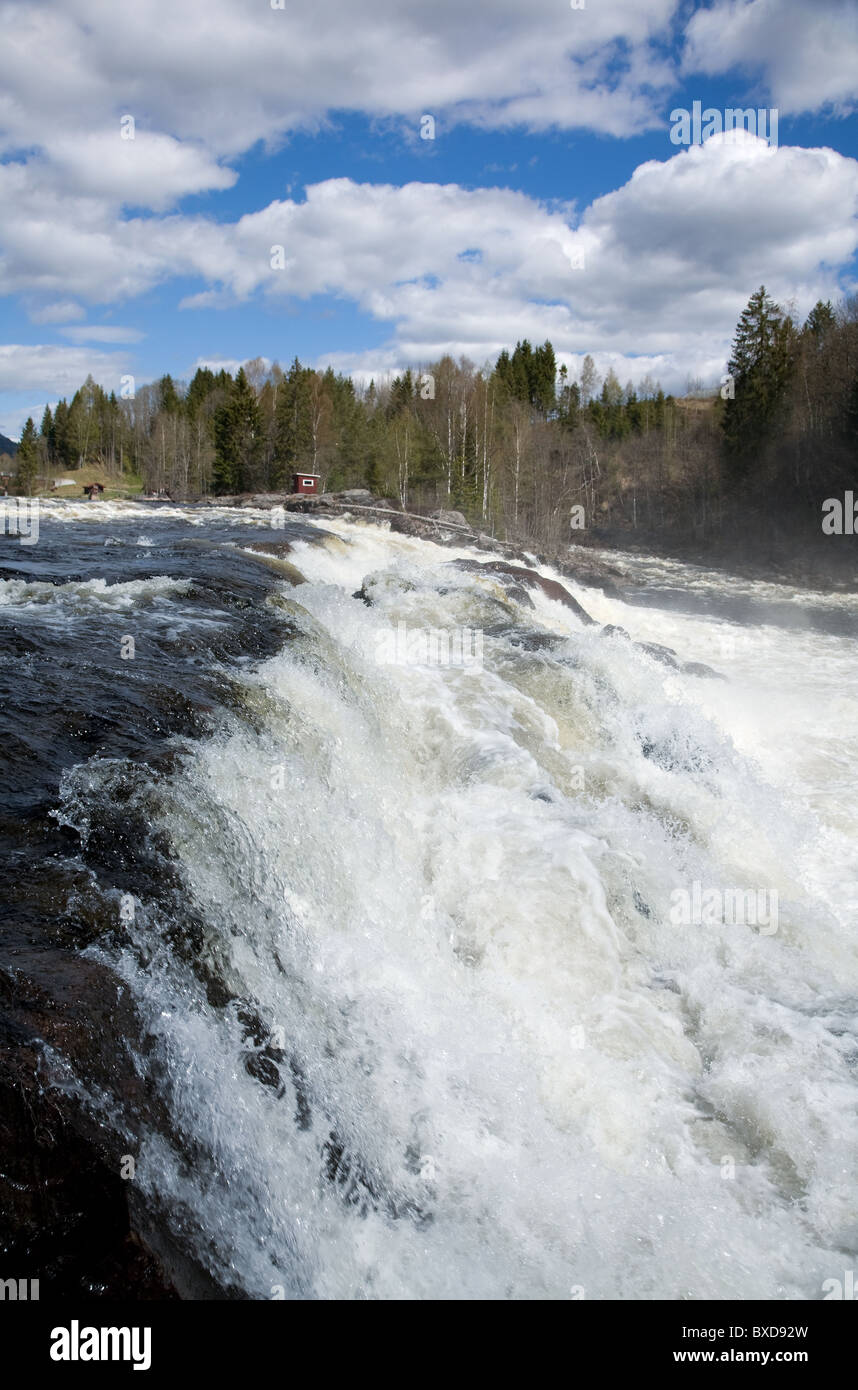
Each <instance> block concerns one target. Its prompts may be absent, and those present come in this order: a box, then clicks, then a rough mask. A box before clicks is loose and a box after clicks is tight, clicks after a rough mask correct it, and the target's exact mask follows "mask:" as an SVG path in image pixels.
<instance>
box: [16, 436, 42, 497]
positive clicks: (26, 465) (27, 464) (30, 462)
mask: <svg viewBox="0 0 858 1390" xmlns="http://www.w3.org/2000/svg"><path fill="white" fill-rule="evenodd" d="M38 471H39V445H38V437H37V435H36V426H35V425H34V423H33V420H32V418H30V419H28V420H27V423H26V424H25V426H24V431H23V433H22V435H21V442H20V444H19V445H18V449H17V452H16V454H15V477H14V480H13V487H14V490H15V492H16V493H18V494H20V496H22V497H29V496H30V494H31V492H32V491H33V485H34V483H35V481H36V474H37V473H38Z"/></svg>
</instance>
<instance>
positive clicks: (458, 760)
mask: <svg viewBox="0 0 858 1390" xmlns="http://www.w3.org/2000/svg"><path fill="white" fill-rule="evenodd" d="M99 505H100V506H102V507H104V508H105V509H106V508H109V506H110V504H93V505H92V507H87V508H86V509H85V514H86V516H87V519H91V518H92V516H93V513H94V510H95V507H96V506H99ZM78 510H79V512H83V511H84V509H83V508H80V509H78ZM141 510H142V509H141ZM59 514H60V513H59V509H58V515H59ZM118 514H120V513H119V509H117V515H118ZM105 515H108V516H109V515H111V513H109V512H108V511H105ZM170 515H171V516H181V515H182V513H181V509H175V511H173V512H171V513H170ZM146 516H147V520H146V522H145V527H146V536H145V537H144V538H143V539H144V540H145V541H148V542H149V543H153V542H151V538H152V537H155V539H156V540H157V526H156V523H155V522H153V521H152V519H151V514H146ZM188 516H189V518H190V517H191V514H190V513H189V514H188ZM64 517H65V518H66V519H69V520H73V519H74V518H73V517H72V515H71V514H70V513H69V512H66V513H65V514H64ZM246 521H247V524H248V535H249V536H252V539H253V541H254V542H255V543H256V542H259V541H260V539H262V540H264V539H265V537H266V535H267V534H271V533H270V532H266V531H265V529H264V528H265V520H264V516H259V517H257V516H255V515H254V514H248V516H247V518H246ZM193 524H194V525H195V526H197V527H198V528H199V526H200V523H199V520H198V519H197V517H196V516H194V517H193ZM254 526H255V528H256V529H253V528H254ZM138 529H139V523H138ZM203 529H204V528H203ZM323 530H324V531H325V532H327V533H334V534H333V535H332V536H331V535H328V536H327V537H326V538H325V542H324V544H313V543H311V541H310V540H307V539H298V540H296V541H295V542H294V543H293V545H292V548H291V551H290V554H289V561H290V563H291V564H293V565H294V566H296V567H297V569H298V570H300V571H301V573H302V575H303V576H304V578H305V580H306V582H305V583H302V584H296V585H293V584H291V583H289V582H288V581H287V580H283V581H282V582H281V581H279V580H278V582H277V585H276V588H275V590H274V592H272V593H271V595H270V596H269V597H268V599H267V603H268V604H269V605H271V606H273V607H275V608H276V609H278V611H280V612H281V613H284V614H285V615H287V616H288V618H289V621H290V622H291V623H292V625H293V631H292V633H291V636H290V638H289V640H288V641H286V642H285V643H284V644H283V646H282V649H281V650H279V651H278V652H277V654H276V655H274V656H270V657H267V658H265V659H263V660H261V661H259V662H257V663H255V664H252V665H247V664H245V665H243V666H242V667H240V668H239V669H238V670H237V672H236V675H235V679H236V682H237V684H238V686H239V689H240V698H236V699H235V700H233V701H231V702H230V704H229V706H228V707H227V706H224V708H223V709H222V710H220V711H219V712H218V718H217V722H216V727H215V728H214V729H213V730H212V731H211V732H210V733H208V734H207V735H206V736H205V737H203V738H199V739H196V740H194V741H190V740H189V741H188V742H187V744H186V745H185V746H184V748H183V751H182V754H181V758H180V759H179V760H178V762H177V764H176V766H175V767H173V768H172V769H171V770H170V772H169V775H166V776H164V777H163V778H162V779H161V780H159V782H158V784H157V787H151V786H150V787H147V788H146V789H145V790H141V791H140V793H139V796H140V798H141V799H144V800H145V804H146V807H147V813H146V814H147V816H148V817H149V818H150V819H151V823H152V827H153V834H157V836H158V837H159V843H161V844H163V845H167V846H168V847H169V859H170V861H171V864H172V865H173V866H174V867H175V868H176V871H177V873H178V875H179V878H180V881H181V886H182V887H181V893H182V903H183V905H184V907H185V909H186V910H187V912H188V914H189V915H190V916H192V917H193V919H194V920H195V921H197V922H200V923H202V924H203V928H202V937H201V944H200V945H199V957H200V959H199V960H193V959H190V958H188V956H187V954H183V953H181V952H177V951H176V950H175V949H174V947H173V939H174V933H173V931H172V928H173V926H174V923H173V922H171V921H169V920H167V919H166V916H165V912H164V909H163V905H162V904H161V903H160V902H159V901H158V900H157V899H156V898H155V896H154V895H153V898H152V899H151V900H150V899H147V896H146V894H145V893H142V892H141V893H139V894H137V895H135V898H134V903H133V913H132V914H131V916H132V920H130V921H127V923H126V928H127V929H126V932H125V934H124V936H123V938H122V940H121V941H120V942H119V943H116V944H112V945H106V944H105V943H103V942H100V943H97V944H96V945H93V946H91V947H89V950H90V952H92V953H93V954H94V955H97V956H98V957H99V958H100V959H102V960H104V961H107V962H108V963H109V964H110V966H111V968H112V969H114V970H115V971H116V972H117V973H118V974H119V975H120V976H121V978H122V980H123V981H124V984H125V986H126V987H127V989H128V990H129V991H130V993H131V995H132V997H133V999H134V1001H135V1004H136V1006H137V1008H138V1010H139V1011H140V1013H141V1016H142V1017H143V1019H144V1021H145V1025H146V1030H147V1033H148V1044H147V1048H146V1049H145V1052H144V1050H143V1049H141V1053H140V1055H139V1056H138V1058H137V1066H138V1068H139V1071H140V1073H141V1075H143V1076H144V1077H145V1078H146V1080H147V1084H148V1085H150V1086H151V1087H152V1088H153V1090H157V1092H158V1095H159V1097H160V1098H161V1100H162V1102H163V1105H164V1107H165V1111H166V1114H167V1115H168V1116H169V1123H168V1124H164V1123H161V1124H156V1123H155V1122H154V1121H153V1122H152V1124H151V1126H150V1127H148V1128H145V1129H144V1131H143V1132H142V1133H140V1134H139V1136H138V1141H139V1147H138V1148H137V1151H136V1178H135V1183H136V1187H137V1191H138V1192H139V1194H140V1200H141V1201H142V1202H143V1203H144V1205H145V1207H146V1210H147V1212H148V1214H149V1220H150V1223H151V1230H156V1229H157V1228H158V1227H159V1226H160V1227H161V1228H162V1229H163V1230H164V1231H165V1232H168V1233H169V1239H170V1240H172V1241H173V1242H174V1245H175V1246H181V1248H182V1249H183V1250H184V1251H185V1252H186V1253H188V1254H189V1255H190V1256H191V1257H192V1258H193V1260H194V1261H195V1262H196V1263H197V1264H198V1266H199V1267H200V1268H201V1269H204V1270H205V1271H206V1272H207V1274H208V1276H210V1278H211V1280H212V1281H213V1283H214V1284H215V1286H217V1287H219V1288H222V1289H230V1290H233V1291H234V1292H237V1293H238V1294H239V1296H244V1297H249V1298H254V1299H271V1298H274V1299H277V1298H287V1299H288V1298H313V1299H392V1298H407V1299H445V1298H465V1299H480V1298H488V1299H532V1298H550V1299H569V1298H574V1299H651V1298H662V1299H707V1298H716V1299H727V1298H730V1299H732V1298H736V1299H750V1298H763V1299H817V1298H821V1297H822V1296H823V1295H822V1285H823V1283H824V1281H825V1280H827V1279H831V1278H842V1277H843V1271H844V1270H845V1269H848V1268H850V1267H851V1266H852V1265H854V1260H855V1257H856V1253H858V1195H856V1194H858V1184H856V1177H858V1173H856V1169H858V1113H856V1100H858V1074H856V1064H858V1019H856V1003H858V938H856V930H855V922H856V905H858V809H856V799H855V794H854V791H855V782H854V769H855V766H856V762H858V732H856V731H858V718H856V715H858V693H856V692H858V656H856V646H855V640H854V637H852V636H850V635H842V634H837V633H832V632H820V631H818V630H816V629H815V628H814V627H813V625H812V624H810V623H807V624H801V623H799V624H798V625H797V626H796V627H793V628H791V629H786V628H784V627H781V626H777V625H774V624H768V623H764V622H757V623H745V624H743V625H741V626H739V625H737V624H736V623H735V622H733V621H728V620H725V619H724V618H723V617H721V616H719V615H718V613H717V612H716V611H715V610H714V609H713V610H712V611H710V612H697V613H688V612H682V611H678V610H677V609H676V607H675V606H672V605H668V604H666V605H665V606H659V603H658V598H657V597H656V598H654V599H652V601H651V602H650V603H649V604H648V605H647V606H641V605H638V604H635V603H632V602H628V601H626V600H624V599H620V598H615V597H608V596H606V595H605V594H603V593H602V592H601V591H597V590H594V589H589V588H587V589H585V588H583V587H579V586H577V585H576V584H574V583H571V582H570V581H569V580H568V579H562V577H561V576H559V575H556V574H554V572H553V571H552V570H550V569H549V568H547V567H539V568H540V572H541V573H542V574H543V575H545V576H548V577H551V578H555V579H561V582H563V583H564V584H565V585H566V587H567V588H568V589H569V590H570V592H572V593H573V594H574V596H575V597H576V598H577V599H578V600H579V602H580V603H581V604H582V605H583V607H584V608H585V609H586V610H587V611H588V612H589V613H590V614H591V615H592V617H593V618H595V619H596V620H597V624H598V625H594V626H592V627H589V626H585V625H582V623H581V621H580V620H579V619H578V618H577V617H576V615H575V614H574V613H573V612H571V611H570V610H569V609H567V608H564V607H563V606H562V605H561V604H559V603H557V602H555V601H553V600H551V599H549V598H547V597H545V596H544V594H542V593H541V592H539V591H538V590H537V591H532V593H531V598H532V603H533V605H534V606H533V608H528V607H525V606H523V605H522V604H521V603H520V602H518V601H516V600H515V599H514V598H512V597H510V596H509V595H508V594H507V593H506V591H505V590H504V588H503V586H502V585H501V584H500V583H498V582H497V581H496V579H492V578H491V577H488V576H481V577H479V578H477V577H475V575H474V574H473V573H466V572H463V571H461V570H458V569H457V568H456V567H455V566H453V565H451V564H450V562H451V561H452V560H454V559H456V558H457V557H462V558H470V559H473V558H475V557H477V558H480V559H484V558H485V556H484V555H481V554H479V553H478V552H474V551H472V550H470V549H468V548H467V547H462V548H461V549H450V548H442V547H439V546H436V545H434V544H431V543H429V542H425V541H419V540H416V539H411V538H407V537H403V536H395V535H392V534H390V533H388V532H386V531H384V530H381V529H379V528H375V527H371V526H364V525H358V524H351V523H349V522H346V521H337V522H331V521H328V520H326V521H325V522H324V526H323ZM201 533H202V532H201ZM228 554H229V552H228V551H227V550H225V551H224V561H223V564H224V568H225V569H226V567H227V566H228ZM614 558H617V557H614ZM629 565H630V568H629V573H630V574H637V573H640V574H641V575H643V572H644V570H645V571H646V576H645V577H646V578H647V580H648V581H650V582H652V579H653V576H654V575H655V576H656V577H659V576H660V577H661V578H662V580H664V582H665V583H667V579H668V578H669V580H670V583H672V584H673V585H675V586H678V587H681V586H683V585H687V586H689V587H693V586H694V584H696V583H697V582H698V578H697V574H696V572H692V571H691V570H689V569H688V568H687V567H684V566H679V565H671V566H667V565H664V564H663V563H662V562H656V561H652V562H648V564H646V565H645V564H643V563H642V564H641V565H640V566H639V567H638V570H635V567H634V564H633V563H632V562H629ZM14 582H15V583H16V584H19V587H18V589H17V590H15V591H14V592H12V591H10V593H9V594H8V595H7V600H6V601H7V602H10V603H11V602H15V603H25V602H31V603H32V604H34V605H38V606H39V607H41V606H43V600H44V597H45V596H44V594H43V592H42V591H41V586H38V591H36V586H33V585H30V586H24V587H22V586H21V585H20V583H19V581H17V580H16V581H14ZM709 585H710V589H711V590H712V591H715V592H718V593H720V594H721V596H723V597H724V598H725V599H728V598H729V597H730V595H731V593H734V592H739V591H741V592H743V593H748V592H750V593H752V594H754V593H756V596H757V597H758V598H759V599H760V600H761V601H763V600H764V599H765V598H767V597H770V596H771V594H772V593H773V592H774V590H775V588H777V586H766V585H754V584H753V583H750V582H747V581H738V580H737V581H732V580H729V579H727V578H724V577H720V578H718V577H710V581H709ZM28 590H29V592H28ZM84 590H85V586H81V585H77V586H76V587H75V589H74V592H73V593H71V592H70V591H67V593H66V594H65V596H63V595H59V596H58V599H57V601H58V602H59V603H66V604H67V605H68V604H70V603H71V601H72V599H73V600H74V603H75V604H79V603H81V602H83V601H85V600H86V601H91V602H92V603H93V604H95V605H101V606H103V605H104V603H105V601H106V600H105V595H104V592H103V590H99V589H98V588H97V587H95V588H92V587H91V589H90V594H89V598H87V594H86V592H84ZM360 590H362V591H363V597H356V596H355V595H356V593H357V592H358V591H360ZM182 592H183V591H182V590H181V587H180V586H179V591H178V592H177V593H176V594H175V595H174V596H173V598H172V599H171V595H170V589H169V586H168V585H167V584H166V583H165V584H164V585H163V586H162V587H161V590H160V591H159V595H158V600H159V603H162V604H163V603H169V602H170V601H175V602H180V601H181V598H182ZM776 596H777V597H779V598H780V599H783V600H784V601H789V598H790V591H789V590H784V589H778V592H777V595H776ZM795 597H796V602H797V603H800V601H801V599H802V596H801V595H797V596H795ZM126 598H127V593H125V592H123V594H122V595H121V602H122V603H123V604H124V603H125V600H126ZM365 600H368V601H365ZM119 601H120V600H119V599H117V600H116V602H119ZM148 601H149V602H150V604H151V602H152V598H151V584H150V591H149V594H148ZM826 602H828V603H830V604H831V605H833V606H835V607H838V610H839V611H840V610H842V612H843V613H844V614H845V615H846V616H847V618H848V619H849V621H850V622H854V619H855V617H856V615H858V599H856V598H855V597H846V596H840V597H837V598H833V599H830V600H825V599H822V598H819V603H820V604H823V605H824V604H825V603H826ZM401 623H405V624H406V625H407V627H408V628H409V629H433V630H434V629H445V630H448V631H454V630H460V629H462V628H467V629H469V630H478V631H479V632H480V633H481V634H482V663H481V666H472V667H468V666H467V665H466V666H459V667H456V666H439V665H435V666H432V665H423V666H419V665H413V664H390V663H388V664H383V663H380V662H379V660H378V652H379V650H380V645H381V643H382V642H383V641H384V638H385V634H387V635H389V634H390V633H391V631H394V630H395V629H396V628H397V625H398V624H401ZM605 624H610V625H615V626H619V627H621V628H623V629H625V630H626V631H627V632H628V633H629V635H630V637H631V638H632V639H634V642H658V643H662V644H667V645H669V646H670V647H671V648H673V649H675V650H676V652H677V653H678V655H679V657H681V659H682V660H683V661H700V662H704V663H707V664H708V665H711V666H712V667H714V668H716V670H717V671H718V672H720V673H723V675H725V676H726V677H727V679H726V680H717V679H714V678H711V677H705V676H695V675H688V674H683V673H682V672H680V671H679V670H675V669H672V668H670V667H667V666H664V665H663V664H660V663H659V662H658V661H657V660H654V659H653V657H652V656H651V655H649V654H647V653H646V652H644V651H642V650H641V649H640V647H638V646H636V645H634V642H632V641H629V640H626V639H624V638H623V637H621V636H609V637H606V636H605V635H603V634H602V632H601V625H605ZM124 775H125V769H124V768H123V765H122V763H121V760H109V759H101V760H100V759H98V758H94V759H92V760H90V761H89V762H87V763H85V764H81V765H79V766H78V767H77V768H75V769H73V770H72V771H71V772H70V773H68V774H67V775H66V777H65V779H64V809H63V815H64V816H65V818H66V820H67V823H69V824H77V825H83V826H84V827H85V826H86V825H88V824H89V823H90V822H91V821H92V818H93V817H94V816H95V817H97V815H98V806H99V805H100V804H105V805H106V804H107V803H109V802H110V800H111V798H112V797H113V796H114V791H115V788H116V786H117V785H118V782H119V781H120V780H121V779H122V778H123V777H124ZM84 833H85V831H84ZM694 882H699V883H702V884H704V885H711V886H713V887H715V888H722V889H723V888H731V887H739V888H742V889H755V890H756V889H766V890H768V891H770V892H771V891H776V892H777V895H778V904H779V915H778V926H777V930H776V931H775V932H774V933H772V934H769V935H767V934H765V933H764V932H763V931H761V930H760V929H758V928H755V927H754V926H749V925H730V924H721V923H718V924H715V925H713V924H706V925H703V924H691V925H685V926H682V925H680V926H677V925H675V924H674V922H673V921H672V920H671V915H670V905H671V894H672V893H673V892H674V891H675V890H676V889H688V890H690V889H691V885H692V884H693V883H694ZM102 889H103V891H104V892H105V893H108V894H109V893H110V892H111V891H112V890H111V889H110V886H109V885H102ZM200 962H202V963H203V964H204V967H205V969H204V971H203V972H202V974H201V971H200V969H199V968H198V967H199V965H200ZM203 975H204V976H205V978H203ZM214 976H216V977H217V979H218V980H219V981H220V982H221V985H222V989H221V991H220V993H219V994H218V993H217V992H215V993H214V994H213V992H212V989H211V988H210V987H207V983H206V981H210V980H211V978H212V977H214ZM248 1020H250V1021H248ZM150 1234H151V1231H150ZM167 1243H168V1242H167V1238H166V1237H165V1248H166V1244H167Z"/></svg>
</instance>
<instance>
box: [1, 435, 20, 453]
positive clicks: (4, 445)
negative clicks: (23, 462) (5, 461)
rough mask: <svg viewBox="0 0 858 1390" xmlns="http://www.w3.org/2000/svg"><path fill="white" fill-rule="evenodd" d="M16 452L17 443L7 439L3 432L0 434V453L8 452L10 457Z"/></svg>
mask: <svg viewBox="0 0 858 1390" xmlns="http://www.w3.org/2000/svg"><path fill="white" fill-rule="evenodd" d="M17 452H18V445H17V444H16V443H15V441H14V440H13V439H7V438H6V436H5V434H0V454H9V455H11V457H12V458H14V457H15V455H16V454H17Z"/></svg>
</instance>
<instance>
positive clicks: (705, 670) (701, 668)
mask: <svg viewBox="0 0 858 1390" xmlns="http://www.w3.org/2000/svg"><path fill="white" fill-rule="evenodd" d="M682 674H683V675H685V676H707V677H709V678H710V679H711V680H716V681H725V680H726V679H727V677H726V676H725V675H724V674H723V672H721V671H715V670H713V668H712V667H711V666H707V665H706V663H705V662H704V661H686V662H684V663H683V666H682Z"/></svg>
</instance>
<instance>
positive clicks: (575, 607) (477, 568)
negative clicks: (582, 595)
mask: <svg viewBox="0 0 858 1390" xmlns="http://www.w3.org/2000/svg"><path fill="white" fill-rule="evenodd" d="M452 563H453V564H454V565H456V566H457V567H458V568H459V569H464V570H470V571H471V572H473V573H485V574H492V575H496V576H497V577H498V578H499V579H501V582H503V576H504V575H509V576H511V577H512V578H513V579H515V580H519V581H520V582H521V584H523V585H525V586H526V587H527V588H530V589H541V590H542V592H543V593H544V594H545V596H546V598H551V599H555V600H556V601H557V602H558V603H562V604H563V605H564V606H565V607H566V608H571V609H572V612H573V613H575V614H576V615H577V617H579V618H580V619H581V621H582V622H583V623H588V624H591V623H593V622H594V621H595V620H594V619H593V618H591V617H590V615H589V613H585V611H584V609H583V608H582V607H581V605H580V603H579V602H578V600H577V599H576V598H573V597H572V595H571V594H570V593H569V591H568V589H564V587H563V585H562V584H559V583H558V582H557V580H556V579H546V578H545V576H544V575H541V574H537V572H536V570H532V569H526V568H525V567H524V566H523V565H508V564H507V563H506V561H505V560H454V561H453V562H452Z"/></svg>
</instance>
